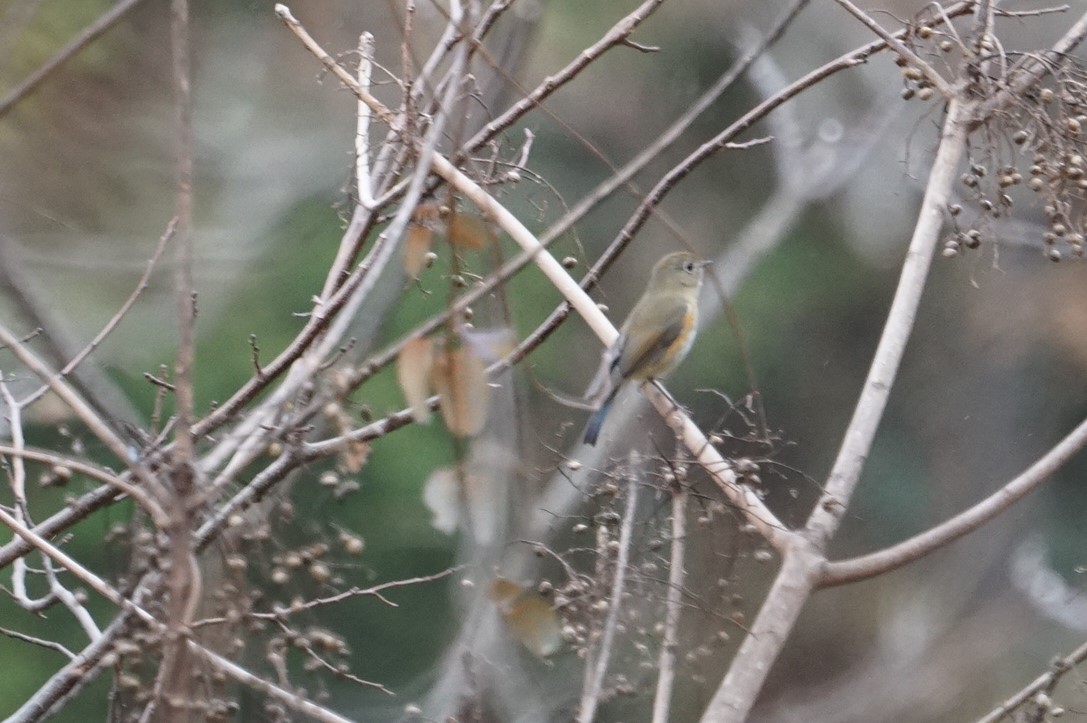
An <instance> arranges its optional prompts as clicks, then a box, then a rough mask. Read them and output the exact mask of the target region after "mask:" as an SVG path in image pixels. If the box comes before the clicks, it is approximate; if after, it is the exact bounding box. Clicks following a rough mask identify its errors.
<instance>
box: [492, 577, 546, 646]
mask: <svg viewBox="0 0 1087 723" xmlns="http://www.w3.org/2000/svg"><path fill="white" fill-rule="evenodd" d="M487 596H488V597H489V598H490V599H491V600H492V601H493V602H494V604H495V606H496V607H497V608H498V612H499V613H500V614H501V615H502V620H503V621H505V623H506V626H507V627H508V628H509V630H510V632H511V633H513V636H514V637H515V638H517V641H518V642H519V643H521V645H523V646H525V648H527V649H528V651H529V652H531V653H532V654H534V655H537V656H539V657H541V658H546V657H549V656H551V655H554V654H555V653H557V652H558V650H559V648H560V647H562V621H561V620H560V619H559V615H558V613H557V612H555V609H554V608H553V607H552V605H551V603H550V602H548V601H547V600H546V599H545V598H544V597H543V596H541V595H540V594H539V593H537V592H536V591H535V590H526V589H525V588H523V587H522V586H521V585H518V584H517V583H515V582H513V581H512V580H506V579H505V578H501V577H499V578H495V579H494V580H493V581H492V582H491V584H490V587H489V588H488V590H487Z"/></svg>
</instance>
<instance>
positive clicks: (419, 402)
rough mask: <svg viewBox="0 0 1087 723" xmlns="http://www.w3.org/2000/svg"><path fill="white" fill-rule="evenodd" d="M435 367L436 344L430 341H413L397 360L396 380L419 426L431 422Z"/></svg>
mask: <svg viewBox="0 0 1087 723" xmlns="http://www.w3.org/2000/svg"><path fill="white" fill-rule="evenodd" d="M433 366H434V342H432V341H431V340H430V339H426V338H422V339H411V340H410V341H408V343H406V344H404V348H403V349H401V350H400V356H399V357H397V360H396V380H397V381H398V382H399V383H400V389H401V390H403V392H404V399H406V400H407V402H408V406H409V407H411V418H412V419H414V420H415V421H416V422H417V423H419V424H426V423H427V422H429V421H430V407H428V406H427V399H428V398H429V397H430V377H431V369H432V368H433Z"/></svg>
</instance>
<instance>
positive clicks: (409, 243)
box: [404, 223, 434, 279]
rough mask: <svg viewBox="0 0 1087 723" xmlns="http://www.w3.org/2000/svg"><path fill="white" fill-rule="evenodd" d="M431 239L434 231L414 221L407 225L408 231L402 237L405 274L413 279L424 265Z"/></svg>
mask: <svg viewBox="0 0 1087 723" xmlns="http://www.w3.org/2000/svg"><path fill="white" fill-rule="evenodd" d="M433 240H434V232H433V231H432V230H431V229H429V228H427V227H426V226H420V225H418V224H415V223H412V224H411V225H410V226H408V233H407V236H406V237H405V238H404V273H405V274H407V275H408V276H410V277H412V278H413V279H415V278H418V277H419V272H421V271H422V270H423V268H424V267H425V266H426V261H427V254H428V253H430V244H431V242H432V241H433Z"/></svg>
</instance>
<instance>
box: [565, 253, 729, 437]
mask: <svg viewBox="0 0 1087 723" xmlns="http://www.w3.org/2000/svg"><path fill="white" fill-rule="evenodd" d="M710 263H712V262H710V261H703V260H701V259H699V258H698V257H697V256H695V255H694V254H690V253H688V252H686V251H677V252H676V253H671V254H668V255H667V256H665V257H664V258H662V259H661V260H660V261H658V262H657V264H656V266H654V267H653V271H652V273H651V274H650V276H649V284H648V286H646V289H645V293H643V294H642V298H641V299H639V300H638V303H637V304H635V305H634V308H633V309H631V311H630V315H629V316H627V319H626V321H624V322H623V326H622V327H621V328H620V329H619V338H618V339H616V340H615V343H614V344H613V345H612V346H611V347H610V348H609V349H607V350H606V351H605V352H604V359H603V361H602V363H601V365H600V371H598V372H597V374H596V377H595V378H594V379H593V382H592V384H590V385H589V389H588V391H587V392H586V394H585V396H586V397H588V398H591V399H592V400H593V406H594V407H595V409H596V411H595V412H594V413H593V415H592V416H591V417H590V418H589V423H588V424H587V425H586V426H585V437H584V439H585V442H586V443H587V444H590V445H595V444H596V440H597V437H598V436H599V435H600V427H601V425H603V424H604V418H605V417H606V416H607V414H608V410H609V409H610V408H611V405H612V402H614V401H615V397H616V395H617V394H618V393H619V390H620V389H622V388H623V386H624V382H626V381H627V380H629V379H635V380H637V381H640V382H644V381H647V380H649V379H661V378H663V377H665V376H666V375H668V374H669V373H670V372H671V371H672V370H673V369H675V368H676V367H677V366H679V363H680V362H681V361H683V358H684V357H685V356H687V352H688V351H690V349H691V344H692V343H693V342H694V336H695V332H696V330H697V327H698V290H699V288H700V287H701V286H702V279H703V277H704V276H705V268H706V266H708V265H709V264H710Z"/></svg>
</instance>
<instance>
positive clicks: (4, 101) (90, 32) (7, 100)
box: [0, 0, 142, 118]
mask: <svg viewBox="0 0 1087 723" xmlns="http://www.w3.org/2000/svg"><path fill="white" fill-rule="evenodd" d="M140 2H142V0H119V2H118V3H117V4H116V5H114V6H113V7H112V8H110V9H109V10H107V11H106V12H104V13H102V15H100V16H99V17H98V19H97V20H95V21H94V22H93V23H91V24H90V25H88V26H87V27H85V28H83V30H81V31H80V33H79V35H77V36H76V37H75V39H74V40H72V42H70V43H68V45H66V46H64V47H63V48H61V49H60V50H59V51H58V52H57V53H56V54H54V55H53V57H51V58H50V59H49V60H47V61H46V62H45V63H43V64H42V65H41V67H39V68H38V69H37V70H36V71H34V72H33V73H31V74H30V77H28V78H27V79H26V80H24V81H23V82H22V83H20V84H19V85H17V86H16V87H15V88H13V89H12V90H11V91H9V92H8V94H7V95H5V96H4V97H3V98H0V118H3V117H4V116H5V115H7V114H8V112H9V111H10V110H11V109H12V108H14V107H15V106H16V105H17V104H18V103H19V101H21V100H22V99H23V98H25V97H26V96H28V95H30V93H32V92H33V91H34V90H35V89H36V88H37V87H38V86H39V85H41V84H42V82H43V81H44V80H45V79H46V78H48V77H49V76H50V75H52V74H53V73H54V72H55V71H56V70H57V69H58V68H59V67H60V66H62V65H64V64H65V63H66V62H68V61H69V60H71V59H72V58H73V57H75V56H76V55H78V54H79V53H80V51H82V50H83V49H84V48H86V47H87V46H88V45H90V44H91V43H93V42H94V41H95V40H97V39H98V37H99V36H100V35H102V34H103V33H104V32H106V31H107V30H109V29H110V28H112V27H113V26H114V25H116V24H117V23H118V22H119V21H120V20H121V19H122V18H123V17H124V16H125V15H126V14H127V13H128V11H129V10H131V9H132V8H134V7H136V6H137V5H139V4H140Z"/></svg>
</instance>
